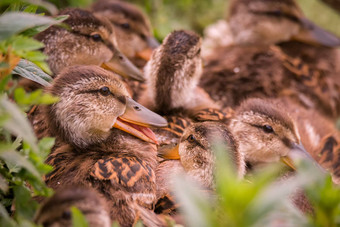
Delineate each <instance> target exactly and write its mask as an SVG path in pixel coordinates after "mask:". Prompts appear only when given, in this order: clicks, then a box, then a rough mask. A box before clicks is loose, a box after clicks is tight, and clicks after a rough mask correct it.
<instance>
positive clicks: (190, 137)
mask: <svg viewBox="0 0 340 227" xmlns="http://www.w3.org/2000/svg"><path fill="white" fill-rule="evenodd" d="M187 140H188V142H190V143H193V142H195V141H196V138H195V136H194V135H189V136H188V138H187Z"/></svg>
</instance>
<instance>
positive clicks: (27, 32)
mask: <svg viewBox="0 0 340 227" xmlns="http://www.w3.org/2000/svg"><path fill="white" fill-rule="evenodd" d="M68 17H69V16H68V15H59V16H57V17H55V18H53V19H54V20H56V21H57V22H58V23H61V22H63V21H64V20H66V19H67V18H68ZM50 26H51V25H41V26H36V27H33V28H30V29H27V30H25V31H24V32H22V33H21V34H22V35H25V36H30V37H32V36H34V35H36V34H38V33H40V32H42V31H45V30H46V29H48V28H49V27H50Z"/></svg>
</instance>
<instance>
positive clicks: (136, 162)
mask: <svg viewBox="0 0 340 227" xmlns="http://www.w3.org/2000/svg"><path fill="white" fill-rule="evenodd" d="M48 92H49V93H50V94H52V95H54V96H58V97H59V98H60V100H59V102H57V103H55V104H53V105H50V106H45V107H44V109H43V113H44V117H45V122H48V130H49V134H50V135H51V136H54V137H56V141H57V143H58V146H57V147H55V148H54V149H53V151H52V153H51V154H50V155H49V156H48V158H47V160H46V163H48V164H50V165H52V166H53V167H54V170H53V171H52V172H51V173H49V174H47V175H46V176H45V182H46V184H47V185H48V186H49V187H52V188H53V189H59V188H63V187H65V186H68V185H80V186H85V187H91V188H93V189H95V190H96V191H97V192H98V193H99V194H100V195H101V196H103V197H104V199H105V200H106V202H107V206H108V209H109V213H110V217H111V220H112V221H113V220H116V221H118V222H119V224H120V225H121V226H131V225H132V224H133V223H134V221H135V219H136V218H137V214H136V211H135V209H134V208H133V207H135V206H136V205H138V206H141V207H144V208H146V209H151V208H152V207H153V204H154V202H155V201H154V200H155V198H156V184H155V173H154V170H155V168H156V165H157V151H156V147H155V144H157V140H156V138H155V135H154V133H153V132H152V131H151V130H150V129H149V128H148V127H147V126H149V125H150V126H155V127H164V126H166V125H167V122H166V120H165V119H164V118H162V117H160V116H159V115H157V114H155V113H153V112H152V111H150V110H148V109H146V108H145V107H143V106H142V105H140V104H138V103H137V102H135V101H133V100H132V99H131V98H130V97H129V94H128V92H127V90H126V88H125V86H124V85H123V83H122V81H121V80H119V78H117V76H115V75H114V74H112V73H110V72H109V71H106V70H104V69H101V68H100V67H98V66H72V67H69V68H66V69H65V70H64V71H62V72H61V73H60V74H59V75H58V76H57V77H56V79H55V80H54V82H53V84H52V86H51V87H48ZM137 137H138V138H137Z"/></svg>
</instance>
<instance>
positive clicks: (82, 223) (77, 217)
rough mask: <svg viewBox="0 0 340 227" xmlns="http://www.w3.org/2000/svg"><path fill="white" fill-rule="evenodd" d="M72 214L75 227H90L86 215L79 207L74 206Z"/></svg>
mask: <svg viewBox="0 0 340 227" xmlns="http://www.w3.org/2000/svg"><path fill="white" fill-rule="evenodd" d="M71 212H72V224H73V226H74V227H88V226H89V224H88V222H87V220H86V218H85V216H84V214H83V213H82V212H81V211H80V210H79V209H78V208H77V207H74V206H72V207H71Z"/></svg>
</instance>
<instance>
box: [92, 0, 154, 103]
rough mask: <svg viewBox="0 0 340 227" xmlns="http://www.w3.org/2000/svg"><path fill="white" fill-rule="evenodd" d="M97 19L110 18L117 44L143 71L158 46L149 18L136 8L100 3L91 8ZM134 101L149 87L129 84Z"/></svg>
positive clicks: (111, 0)
mask: <svg viewBox="0 0 340 227" xmlns="http://www.w3.org/2000/svg"><path fill="white" fill-rule="evenodd" d="M92 11H93V12H94V13H95V15H96V16H97V17H101V18H105V19H106V18H107V19H109V20H110V22H111V23H112V25H113V30H114V33H115V34H116V35H115V44H116V46H117V48H118V49H119V50H120V51H121V52H122V53H123V54H124V55H126V56H127V57H128V58H129V59H130V60H131V61H132V62H133V63H134V64H135V65H137V66H138V67H139V68H143V67H144V66H145V64H146V62H147V61H148V60H149V59H150V57H151V54H152V51H153V49H155V48H156V47H158V46H159V43H158V41H157V40H156V39H155V38H154V37H153V36H152V29H151V25H150V21H149V19H148V17H147V16H146V15H145V14H144V13H143V12H142V11H141V10H140V9H139V8H138V7H137V6H135V5H133V4H131V3H128V2H124V1H117V0H99V1H96V2H95V3H94V4H93V5H92ZM126 83H127V84H128V86H129V88H130V93H131V96H132V98H133V99H135V100H138V98H139V97H140V96H141V94H142V93H143V92H144V90H145V89H146V84H145V83H142V82H139V81H131V80H126Z"/></svg>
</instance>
